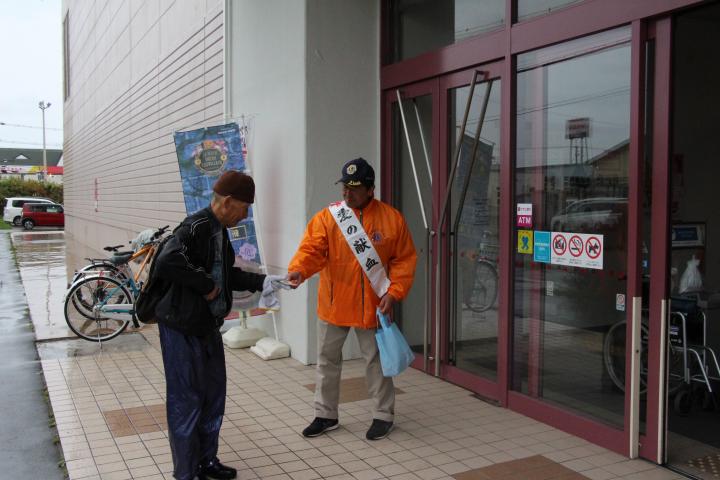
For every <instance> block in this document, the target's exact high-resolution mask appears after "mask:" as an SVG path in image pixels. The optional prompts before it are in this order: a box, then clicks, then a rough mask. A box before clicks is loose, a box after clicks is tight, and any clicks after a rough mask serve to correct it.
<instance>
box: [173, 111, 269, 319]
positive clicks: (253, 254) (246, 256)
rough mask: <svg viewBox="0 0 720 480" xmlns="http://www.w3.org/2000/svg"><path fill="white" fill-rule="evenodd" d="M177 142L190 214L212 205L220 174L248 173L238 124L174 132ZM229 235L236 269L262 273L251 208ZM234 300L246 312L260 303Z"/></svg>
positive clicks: (244, 296)
mask: <svg viewBox="0 0 720 480" xmlns="http://www.w3.org/2000/svg"><path fill="white" fill-rule="evenodd" d="M174 139H175V152H176V153H177V158H178V164H179V167H180V180H181V182H182V189H183V197H184V199H185V210H186V212H187V214H188V215H190V214H192V213H195V212H197V211H198V210H201V209H203V208H205V207H207V206H208V205H209V204H210V200H211V199H212V193H213V190H212V188H213V185H214V184H215V181H216V180H217V179H218V177H219V176H220V175H222V174H223V173H224V172H226V171H228V170H238V171H240V172H243V171H245V170H246V165H245V157H244V155H243V139H242V137H241V132H240V127H239V126H238V124H237V123H229V124H226V125H217V126H210V127H205V128H199V129H196V130H190V131H185V132H175V134H174ZM228 236H229V237H230V243H231V244H232V247H233V250H234V251H235V266H239V267H240V268H242V269H243V270H245V271H250V272H260V271H261V258H260V249H259V247H258V239H257V233H256V231H255V218H254V215H253V209H252V208H250V210H249V211H248V216H247V218H245V219H244V220H241V221H240V222H238V224H237V225H235V226H233V227H230V228H228ZM233 298H234V301H233V305H234V307H235V308H240V309H243V310H245V309H250V308H252V307H254V306H255V305H256V304H257V299H258V298H259V295H254V294H252V293H250V292H235V293H234V294H233Z"/></svg>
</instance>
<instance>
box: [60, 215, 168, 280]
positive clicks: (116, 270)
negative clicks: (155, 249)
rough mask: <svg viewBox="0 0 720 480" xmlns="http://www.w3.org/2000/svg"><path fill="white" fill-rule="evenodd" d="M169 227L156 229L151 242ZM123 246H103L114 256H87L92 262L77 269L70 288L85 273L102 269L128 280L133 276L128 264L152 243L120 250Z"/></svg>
mask: <svg viewBox="0 0 720 480" xmlns="http://www.w3.org/2000/svg"><path fill="white" fill-rule="evenodd" d="M168 228H169V225H165V226H164V227H161V228H158V229H157V230H155V232H153V234H152V236H151V237H150V242H152V241H153V240H158V239H160V238H161V237H162V236H163V235H164V234H165V232H166V231H167V229H168ZM148 231H152V230H148ZM136 240H137V239H136ZM136 240H132V241H130V242H129V243H133V242H135V241H136ZM122 247H123V245H122V244H121V245H111V246H107V247H103V250H105V251H106V252H110V253H112V254H113V256H112V257H110V258H85V260H88V261H89V262H90V263H89V264H87V265H85V266H84V267H82V268H81V269H80V270H76V271H75V274H74V275H73V278H72V280H71V281H70V283H69V285H68V289H69V288H71V287H72V285H73V284H74V283H75V282H77V281H78V280H80V279H81V278H83V277H84V276H85V275H87V274H92V273H97V272H98V271H101V270H102V271H106V272H108V273H110V274H111V275H113V276H115V277H118V278H119V279H121V280H126V279H127V278H128V277H131V276H133V275H132V272H131V270H130V268H129V266H128V265H129V263H130V262H131V261H133V260H136V259H137V258H140V257H142V256H143V255H145V254H147V253H148V250H149V247H150V245H149V243H145V244H143V245H142V246H140V247H139V248H138V249H137V250H135V251H120V250H119V249H120V248H122ZM127 255H130V258H129V260H127V261H126V260H125V258H124V257H125V256H127ZM135 281H137V278H136V279H135Z"/></svg>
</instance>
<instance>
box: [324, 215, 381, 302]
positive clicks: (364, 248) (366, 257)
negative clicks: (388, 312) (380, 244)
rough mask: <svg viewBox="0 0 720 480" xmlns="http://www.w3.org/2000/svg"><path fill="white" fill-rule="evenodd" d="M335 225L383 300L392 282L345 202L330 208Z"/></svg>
mask: <svg viewBox="0 0 720 480" xmlns="http://www.w3.org/2000/svg"><path fill="white" fill-rule="evenodd" d="M328 209H329V210H330V214H331V215H332V217H333V219H335V223H337V226H338V227H339V228H340V231H341V232H342V234H343V236H344V237H345V240H346V241H347V243H348V246H349V247H350V250H351V251H352V252H353V255H355V258H356V259H357V261H358V263H359V264H360V267H361V268H362V271H363V272H365V275H367V277H368V280H370V284H371V285H372V288H373V290H374V291H375V294H376V295H377V296H378V298H382V297H383V295H385V294H386V293H387V290H388V288H389V287H390V280H389V279H388V278H387V273H386V272H385V265H383V263H382V260H380V256H379V255H378V253H377V251H376V250H375V248H374V247H373V246H372V242H370V238H369V237H368V235H367V233H365V229H364V228H363V226H362V224H361V223H360V221H359V220H358V219H357V217H356V216H355V213H354V212H353V210H352V208H349V207H348V206H347V204H346V203H345V202H344V201H343V202H336V203H332V204H330V206H329V207H328Z"/></svg>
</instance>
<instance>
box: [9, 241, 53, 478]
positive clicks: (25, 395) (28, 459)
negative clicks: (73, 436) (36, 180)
mask: <svg viewBox="0 0 720 480" xmlns="http://www.w3.org/2000/svg"><path fill="white" fill-rule="evenodd" d="M9 237H10V233H9V232H0V252H3V253H2V255H0V351H2V353H3V360H2V364H1V365H0V411H2V412H3V415H2V421H1V422H0V445H2V448H0V465H2V470H1V471H0V478H42V479H62V478H63V477H64V474H63V471H62V470H61V469H60V468H59V467H58V462H60V452H59V451H58V448H57V447H56V446H55V444H54V443H53V439H54V436H55V434H54V432H53V431H52V429H51V428H50V422H51V418H50V415H49V409H48V405H47V402H46V400H45V397H44V395H43V388H44V385H43V379H42V371H41V368H40V362H39V361H38V358H37V352H36V350H35V342H34V337H35V335H34V334H33V330H32V328H31V327H32V325H31V323H30V317H29V315H28V304H27V302H26V301H25V292H24V290H23V285H22V283H21V281H20V275H18V270H17V267H16V266H15V260H14V258H13V255H12V252H11V249H10V238H9Z"/></svg>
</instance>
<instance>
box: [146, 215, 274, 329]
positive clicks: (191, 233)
mask: <svg viewBox="0 0 720 480" xmlns="http://www.w3.org/2000/svg"><path fill="white" fill-rule="evenodd" d="M213 222H217V220H216V219H215V218H214V215H213V213H212V210H210V207H207V208H205V209H203V210H200V211H199V212H197V213H194V214H192V215H190V216H189V217H187V218H186V219H185V220H183V221H182V223H181V224H180V225H179V226H178V227H177V228H176V229H175V231H174V232H173V236H172V237H171V238H170V239H169V240H168V242H167V243H166V244H165V246H164V248H163V249H162V251H161V252H160V254H159V255H158V258H157V259H156V260H155V262H156V265H155V268H156V275H157V277H158V278H159V279H162V280H163V281H164V282H167V284H168V290H167V293H165V295H164V296H163V297H162V299H161V300H160V301H159V302H158V304H157V306H156V308H155V315H156V318H157V319H158V322H160V323H163V324H165V325H167V326H168V327H171V328H174V329H176V330H178V331H180V332H182V333H184V334H186V335H194V336H198V337H201V336H205V335H207V334H209V333H211V332H212V331H213V330H215V329H216V328H218V327H220V326H221V325H222V324H223V318H222V317H221V318H215V317H214V316H213V315H212V313H210V307H209V303H208V301H207V300H205V298H204V295H207V294H208V293H210V292H211V291H212V290H213V288H215V283H214V282H213V279H212V276H211V272H212V266H213V263H214V261H215V248H216V247H215V246H216V242H215V241H214V240H213V238H212V234H213ZM222 235H223V244H224V245H225V255H224V258H223V260H224V267H225V275H224V279H225V288H224V289H223V292H224V294H225V300H226V302H225V303H226V305H227V311H226V312H225V315H223V317H225V316H226V315H227V314H228V313H229V312H230V309H231V307H232V292H233V290H249V291H251V292H256V291H258V290H262V286H263V280H264V279H265V275H261V274H258V273H250V272H243V271H242V270H241V269H239V268H236V267H233V264H234V263H235V252H234V250H233V248H232V245H231V244H230V240H229V238H228V234H227V229H225V228H222Z"/></svg>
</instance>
